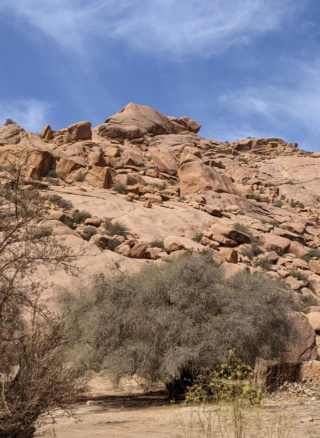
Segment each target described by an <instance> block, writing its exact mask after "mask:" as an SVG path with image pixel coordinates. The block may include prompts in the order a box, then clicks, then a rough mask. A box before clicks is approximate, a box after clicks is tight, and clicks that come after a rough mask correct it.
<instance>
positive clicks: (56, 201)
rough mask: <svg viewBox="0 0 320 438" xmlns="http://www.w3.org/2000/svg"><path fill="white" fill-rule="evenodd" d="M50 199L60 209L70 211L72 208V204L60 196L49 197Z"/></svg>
mask: <svg viewBox="0 0 320 438" xmlns="http://www.w3.org/2000/svg"><path fill="white" fill-rule="evenodd" d="M48 199H49V201H50V202H52V203H53V204H55V205H57V206H58V207H60V208H63V209H64V210H70V209H71V208H72V202H71V201H67V200H66V199H63V198H62V196H60V195H49V196H48Z"/></svg>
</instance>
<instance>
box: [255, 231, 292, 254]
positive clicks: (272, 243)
mask: <svg viewBox="0 0 320 438" xmlns="http://www.w3.org/2000/svg"><path fill="white" fill-rule="evenodd" d="M260 241H261V243H262V245H263V247H264V248H266V249H268V250H270V251H275V252H276V253H277V254H279V255H281V254H283V253H285V252H288V250H289V248H290V245H291V240H289V239H286V238H285V237H280V236H276V235H275V234H270V233H267V234H263V235H262V236H261V237H260Z"/></svg>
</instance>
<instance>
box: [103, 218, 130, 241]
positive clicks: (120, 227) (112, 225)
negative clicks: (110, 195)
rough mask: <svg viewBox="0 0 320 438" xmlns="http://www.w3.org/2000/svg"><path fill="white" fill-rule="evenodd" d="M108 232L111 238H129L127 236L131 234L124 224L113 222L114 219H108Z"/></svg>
mask: <svg viewBox="0 0 320 438" xmlns="http://www.w3.org/2000/svg"><path fill="white" fill-rule="evenodd" d="M106 230H107V234H108V235H109V236H123V237H127V234H129V233H130V230H129V228H128V227H127V226H126V225H125V224H124V223H123V222H120V221H115V222H112V219H107V221H106Z"/></svg>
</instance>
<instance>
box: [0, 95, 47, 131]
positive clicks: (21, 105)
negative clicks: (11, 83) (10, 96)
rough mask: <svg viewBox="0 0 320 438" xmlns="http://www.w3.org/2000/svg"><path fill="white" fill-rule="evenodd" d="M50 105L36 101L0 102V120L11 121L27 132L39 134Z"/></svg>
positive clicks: (45, 121)
mask: <svg viewBox="0 0 320 438" xmlns="http://www.w3.org/2000/svg"><path fill="white" fill-rule="evenodd" d="M50 108H51V106H50V104H49V103H47V102H44V101H39V100H36V99H19V100H13V101H10V102H9V101H5V100H0V120H2V121H3V123H4V122H5V120H6V119H7V118H10V119H13V120H14V121H15V122H16V123H18V124H19V125H20V126H22V127H23V128H24V129H25V130H27V131H32V132H39V131H40V130H41V129H42V128H43V127H44V125H45V124H46V123H48V117H49V113H50Z"/></svg>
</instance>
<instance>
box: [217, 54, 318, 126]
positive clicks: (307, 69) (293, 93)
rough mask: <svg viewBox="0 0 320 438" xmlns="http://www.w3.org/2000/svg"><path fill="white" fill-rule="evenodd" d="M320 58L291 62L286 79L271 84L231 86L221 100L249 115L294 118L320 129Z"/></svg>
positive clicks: (280, 118)
mask: <svg viewBox="0 0 320 438" xmlns="http://www.w3.org/2000/svg"><path fill="white" fill-rule="evenodd" d="M319 70H320V59H319V60H315V61H314V62H312V63H309V64H303V63H299V62H291V63H289V62H288V65H287V70H282V74H283V76H282V81H281V82H278V83H274V84H269V85H266V86H265V85H260V86H254V87H252V86H251V87H247V88H243V89H241V90H229V91H228V92H226V93H223V94H221V96H220V98H219V103H221V104H223V105H227V106H228V108H230V107H231V108H233V111H234V113H237V114H238V115H242V117H246V116H249V115H253V114H257V115H259V114H260V115H262V116H263V117H265V118H266V119H269V120H270V121H272V122H275V121H277V120H278V122H279V123H281V122H285V120H288V119H290V120H291V121H298V122H299V124H300V125H301V124H304V125H305V126H306V127H307V128H308V129H310V130H312V131H317V132H319V113H320V77H319Z"/></svg>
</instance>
